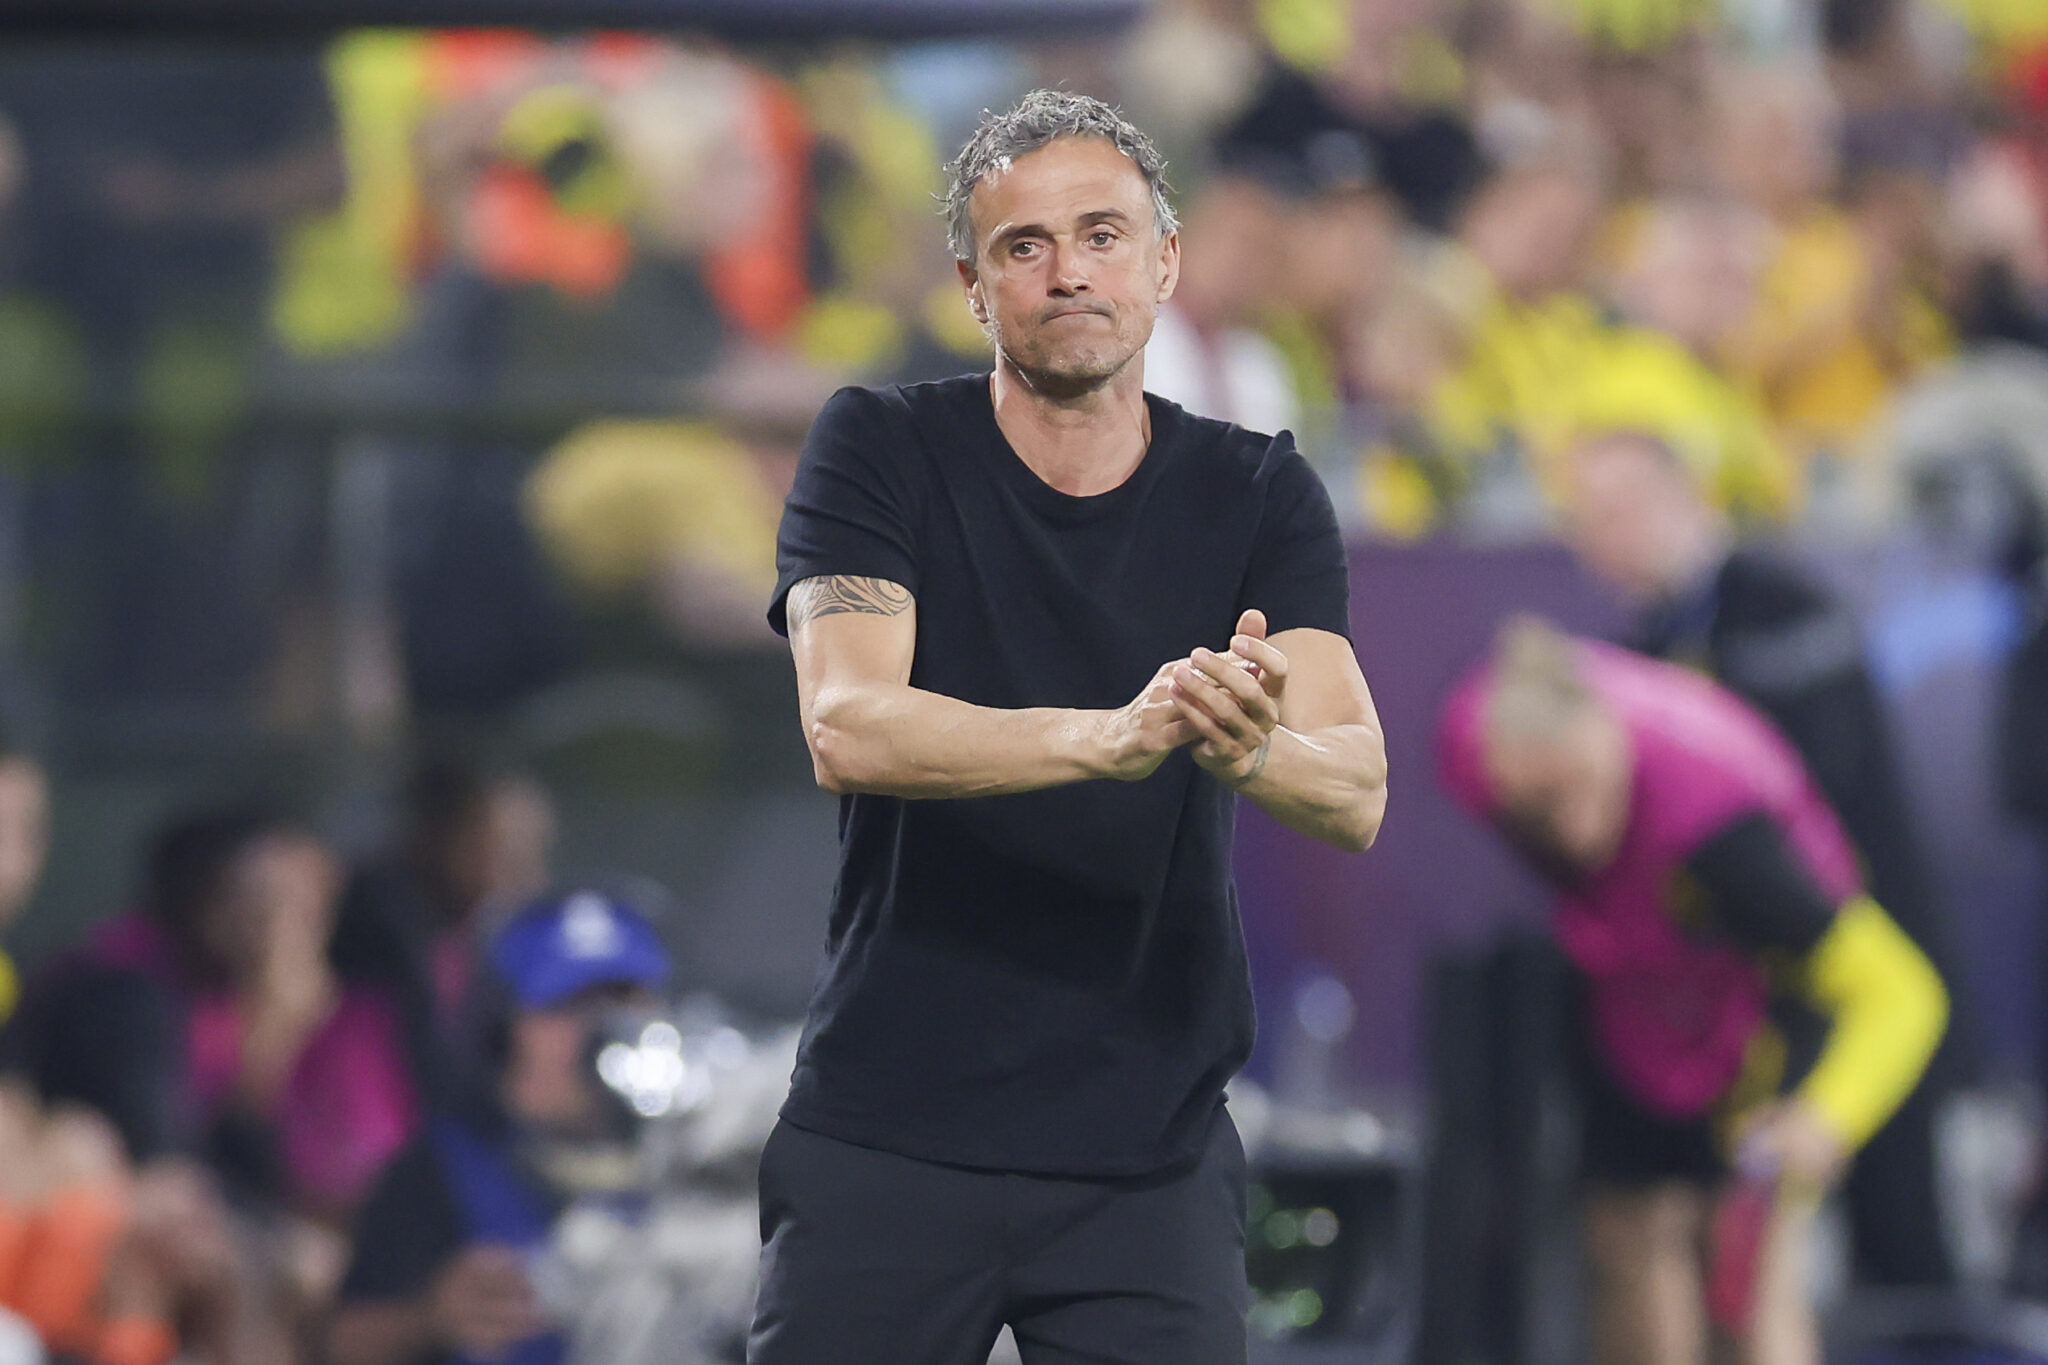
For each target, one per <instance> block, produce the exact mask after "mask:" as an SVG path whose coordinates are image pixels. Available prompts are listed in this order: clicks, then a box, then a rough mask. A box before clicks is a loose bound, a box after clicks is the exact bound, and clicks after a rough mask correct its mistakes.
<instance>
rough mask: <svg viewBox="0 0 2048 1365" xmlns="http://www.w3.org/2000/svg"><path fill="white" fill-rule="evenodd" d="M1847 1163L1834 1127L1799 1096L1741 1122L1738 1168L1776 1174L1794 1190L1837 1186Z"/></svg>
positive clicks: (1764, 1173)
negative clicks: (1839, 1176)
mask: <svg viewBox="0 0 2048 1365" xmlns="http://www.w3.org/2000/svg"><path fill="white" fill-rule="evenodd" d="M1848 1160H1849V1148H1848V1144H1846V1143H1844V1142H1843V1141H1842V1138H1841V1135H1840V1134H1839V1133H1837V1132H1836V1131H1835V1129H1834V1125H1833V1124H1831V1123H1829V1122H1828V1121H1827V1120H1826V1119H1825V1118H1823V1117H1821V1115H1820V1113H1819V1111H1817V1110H1816V1109H1814V1107H1813V1106H1812V1105H1810V1104H1808V1103H1806V1102H1805V1101H1804V1100H1801V1099H1798V1098H1796V1097H1795V1098H1793V1099H1787V1100H1780V1101H1778V1102H1777V1103H1775V1104H1767V1105H1765V1106H1763V1107H1762V1108H1761V1109H1758V1110H1757V1111H1755V1112H1754V1113H1752V1114H1750V1115H1749V1116H1748V1117H1746V1118H1745V1119H1743V1120H1742V1123H1741V1125H1740V1128H1739V1129H1738V1135H1737V1138H1736V1142H1735V1164H1736V1165H1737V1166H1738V1167H1740V1168H1741V1169H1742V1170H1743V1171H1745V1172H1748V1173H1751V1174H1756V1175H1772V1174H1775V1175H1776V1176H1777V1177H1778V1178H1779V1179H1780V1180H1781V1181H1782V1182H1784V1183H1785V1184H1786V1185H1788V1186H1790V1187H1791V1188H1793V1189H1798V1190H1806V1191H1810V1192H1813V1193H1818V1192H1819V1191H1821V1190H1824V1189H1826V1188H1827V1187H1828V1186H1829V1185H1831V1184H1833V1183H1834V1180H1835V1177H1836V1176H1838V1175H1840V1174H1841V1172H1842V1167H1843V1166H1844V1165H1845V1164H1846V1163H1847V1162H1848Z"/></svg>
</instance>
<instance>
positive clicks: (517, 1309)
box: [326, 1243, 548, 1365]
mask: <svg viewBox="0 0 2048 1365" xmlns="http://www.w3.org/2000/svg"><path fill="white" fill-rule="evenodd" d="M547 1326H548V1323H547V1318H546V1316H545V1315H544V1314H543V1313H542V1312H541V1308H540V1303H539V1300H538V1299H536V1298H535V1296H534V1292H533V1287H532V1285H531V1284H530V1283H529V1282H528V1280H527V1278H526V1271H525V1270H524V1269H523V1268H522V1266H521V1262H520V1259H519V1254H518V1253H517V1252H515V1251H513V1250H512V1249H511V1248H510V1247H503V1246H493V1245H489V1244H483V1243H479V1244H477V1245H474V1246H470V1247H467V1248H465V1249H464V1250H463V1251H462V1252H460V1253H459V1254H458V1255H457V1256H456V1258H455V1259H454V1260H453V1261H451V1262H449V1264H448V1265H447V1266H445V1267H444V1268H443V1269H442V1271H441V1273H440V1274H439V1275H437V1276H435V1277H434V1283H433V1285H432V1286H431V1287H430V1288H429V1289H428V1290H427V1291H426V1292H425V1293H423V1294H421V1295H419V1296H418V1297H416V1298H412V1299H401V1300H397V1301H393V1302H370V1303H347V1304H343V1305H341V1306H340V1307H339V1308H337V1309H335V1310H334V1316H333V1317H332V1318H331V1319H329V1321H328V1326H327V1341H326V1345H327V1357H328V1359H329V1360H331V1361H333V1362H334V1365H412V1362H414V1361H417V1360H420V1359H422V1358H424V1357H426V1356H429V1355H432V1354H435V1353H437V1352H440V1351H444V1350H449V1351H456V1352H460V1353H461V1354H464V1355H469V1356H482V1357H484V1358H487V1359H489V1358H495V1357H497V1356H501V1355H503V1354H504V1353H505V1351H506V1349H507V1348H508V1347H511V1346H512V1345H514V1344H515V1343H517V1342H521V1341H525V1340H526V1339H527V1338H529V1337H532V1336H535V1335H537V1334H539V1333H541V1332H543V1331H546V1330H547Z"/></svg>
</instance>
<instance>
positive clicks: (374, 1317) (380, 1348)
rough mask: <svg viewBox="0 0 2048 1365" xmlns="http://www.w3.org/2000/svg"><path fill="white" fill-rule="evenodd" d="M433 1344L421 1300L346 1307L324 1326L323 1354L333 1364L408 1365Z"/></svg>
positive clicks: (429, 1350)
mask: <svg viewBox="0 0 2048 1365" xmlns="http://www.w3.org/2000/svg"><path fill="white" fill-rule="evenodd" d="M435 1344H436V1342H435V1338H434V1332H433V1326H432V1317H431V1315H430V1313H429V1312H428V1309H427V1304H426V1300H425V1299H424V1298H421V1299H401V1300H397V1301H394V1302H373V1303H352V1304H347V1305H344V1306H343V1307H341V1308H337V1309H336V1310H335V1312H334V1316H333V1317H332V1318H331V1319H329V1321H328V1325H327V1353H326V1354H327V1359H328V1360H330V1361H332V1362H333V1365H411V1362H413V1361H416V1360H420V1359H422V1358H424V1357H425V1356H427V1355H428V1354H429V1353H430V1352H432V1351H433V1349H434V1347H435Z"/></svg>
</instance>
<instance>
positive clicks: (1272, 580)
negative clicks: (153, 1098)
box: [770, 375, 1348, 1176]
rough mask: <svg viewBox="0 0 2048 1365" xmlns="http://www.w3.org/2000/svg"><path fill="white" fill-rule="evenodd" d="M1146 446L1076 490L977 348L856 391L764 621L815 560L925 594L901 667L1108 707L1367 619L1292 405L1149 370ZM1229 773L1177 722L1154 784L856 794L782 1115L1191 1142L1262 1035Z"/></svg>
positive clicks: (1139, 1163) (997, 1148) (970, 1141)
mask: <svg viewBox="0 0 2048 1365" xmlns="http://www.w3.org/2000/svg"><path fill="white" fill-rule="evenodd" d="M1147 402H1148V403H1149V404H1150V406H1151V417H1152V444H1151V448H1150V450H1149V451H1148V452H1147V454H1146V456H1145V458H1144V460H1143V461H1142V462H1141V463H1140V464H1139V466H1138V468H1137V470H1136V472H1134V473H1133V474H1132V475H1131V477H1130V478H1129V479H1128V480H1126V481H1125V482H1124V483H1123V484H1122V485H1121V486H1119V487H1117V488H1115V489H1113V490H1111V491H1109V492H1106V493H1102V494H1099V495H1096V496H1093V497H1073V496H1069V495H1068V494H1065V493H1061V492H1059V491H1058V490H1056V489H1054V488H1052V487H1051V486H1050V485H1048V484H1046V483H1045V482H1044V481H1042V480H1041V479H1039V478H1038V476H1037V475H1036V474H1034V473H1032V472H1031V470H1030V468H1029V467H1028V466H1026V465H1025V464H1024V463H1023V462H1022V461H1021V460H1020V459H1019V458H1018V457H1017V455H1016V453H1015V452H1014V451H1013V450H1012V449H1011V448H1010V445H1009V442H1008V441H1007V440H1006V439H1005V438H1004V437H1003V434H1002V431H1001V429H1000V428H999V427H998V426H997V424H996V420H995V412H994V408H993V405H992V403H991V401H990V396H989V385H988V377H987V376H986V375H974V376H968V377H964V378H959V379H949V380H944V381H941V382H938V383H932V384H918V385H912V386H908V387H902V388H888V389H881V390H868V389H858V388H849V389H842V390H841V391H840V392H839V393H838V394H836V395H834V396H833V398H832V400H831V401H830V402H829V403H827V404H826V405H825V408H824V410H823V411H822V412H821V413H820V414H819V416H818V420H817V423H816V424H815V425H814V426H813V427H812V429H811V434H810V438H809V441H808V442H807V443H806V445H805V449H804V456H803V461H802V464H801V466H800V468H799V469H798V472H797V477H796V483H795V486H794V488H793V489H792V490H791V492H790V496H789V503H788V506H787V508H786V510H785V511H784V514H783V520H782V532H781V537H780V542H779V553H778V560H779V566H780V570H781V581H780V583H779V584H778V586H777V589H776V595H775V600H774V605H773V606H772V607H771V609H770V620H771V621H772V622H773V623H774V624H775V626H776V628H777V629H778V630H786V629H787V622H786V619H785V616H784V600H785V598H786V596H787V594H788V592H789V589H790V588H791V587H792V586H793V585H794V584H796V583H798V582H800V581H801V580H803V579H806V578H811V577H814V576H818V575H822V574H854V575H863V576H871V577H877V578H885V579H889V580H891V581H893V582H896V583H899V584H901V585H903V586H904V587H906V588H908V589H909V590H910V591H911V593H912V594H913V595H914V596H915V597H916V599H917V649H916V655H915V660H914V662H913V664H912V666H911V674H910V682H911V685H912V686H914V687H918V688H922V689H925V690H928V691H932V692H937V693H942V694H944V695H946V696H950V697H956V698H959V699H961V700H963V701H967V702H971V703H974V704H976V705H980V706H988V707H998V708H1006V709H1007V708H1023V707H1032V706H1061V707H1080V708H1103V709H1106V708H1113V707H1117V706H1122V705H1124V704H1125V703H1127V702H1129V701H1130V700H1131V699H1132V698H1133V697H1135V696H1136V695H1137V694H1138V691H1139V689H1140V688H1142V687H1143V686H1144V685H1145V684H1146V682H1147V681H1149V680H1150V679H1151V677H1152V675H1153V674H1154V673H1155V672H1156V671H1157V670H1158V668H1159V666H1160V665H1161V664H1164V663H1166V662H1168V661H1169V660H1172V659H1175V658H1182V657H1185V656H1186V655H1187V654H1188V653H1189V652H1190V651H1191V650H1192V649H1194V648H1195V647H1196V646H1197V645H1207V646H1209V647H1211V648H1223V647H1226V646H1227V642H1228V640H1229V638H1230V634H1231V631H1232V629H1233V627H1234V626H1235V624H1236V621H1237V617H1238V614H1239V612H1240V611H1242V610H1244V609H1245V608H1248V607H1257V608H1259V609H1260V610H1262V611H1264V612H1265V613H1266V617H1267V621H1268V625H1269V629H1270V631H1271V633H1273V634H1278V633H1280V632H1282V631H1286V630H1291V629H1294V628H1297V627H1313V628H1316V629H1319V630H1327V631H1331V632H1335V633H1339V634H1343V633H1345V632H1346V631H1347V628H1348V618H1347V581H1346V576H1345V559H1344V547H1343V542H1342V539H1341V537H1340V535H1339V533H1338V530H1337V523H1336V518H1335V516H1334V514H1333V513H1332V511H1331V508H1330V500H1329V496H1328V494H1327V493H1325V492H1324V490H1323V487H1322V484H1321V483H1320V481H1318V480H1317V478H1316V476H1315V473H1314V471H1312V470H1311V469H1310V468H1309V467H1308V464H1307V463H1306V462H1305V461H1304V460H1303V459H1302V458H1301V456H1300V455H1299V454H1297V453H1296V452H1295V450H1294V445H1293V442H1292V440H1291V439H1290V438H1288V437H1287V436H1286V435H1284V434H1283V435H1281V436H1279V437H1268V436H1261V435H1255V434H1253V433H1251V432H1248V431H1243V430H1241V429H1239V428H1237V427H1233V426H1230V425H1227V424H1225V423H1222V422H1215V421H1210V420H1207V419H1205V418H1199V417H1195V416H1193V415H1191V414H1189V413H1187V412H1185V411H1183V410H1182V409H1181V408H1179V407H1177V406H1176V405H1174V404H1172V403H1169V402H1166V401H1164V400H1163V399H1159V398H1156V397H1151V396H1149V395H1148V397H1147ZM1232 811H1233V807H1232V793H1231V792H1230V790H1229V789H1228V788H1226V787H1224V786H1223V785H1222V784H1221V783H1219V782H1217V781H1216V780H1214V779H1213V778H1211V777H1209V776H1208V775H1207V774H1206V773H1203V772H1202V771H1201V770H1200V769H1199V768H1197V767H1196V766H1195V764H1194V761H1193V759H1192V757H1191V755H1190V754H1189V753H1188V752H1187V751H1186V750H1182V751H1180V752H1177V753H1174V754H1172V755H1170V756H1169V757H1168V758H1167V761H1166V762H1165V763H1163V764H1162V765H1161V766H1160V767H1159V769H1158V771H1157V772H1155V773H1153V775H1152V776H1151V777H1149V778H1147V779H1145V780H1144V781H1142V782H1135V783H1123V782H1114V781H1093V782H1083V783H1077V784H1073V785H1069V786H1064V787H1056V788H1051V789H1048V790H1044V791H1037V792H1027V793H1020V794H1015V795H1009V796H996V797H985V798H980V799H974V800H926V801H910V800H903V799H900V798H896V797H888V796H867V795H860V796H848V797H844V798H842V800H841V802H840V839H841V862H840V874H839V881H838V884H837V886H836V887H835V889H834V892H833V903H832V917H831V927H830V931H829V935H828V942H827V960H826V963H825V966H824V969H823V972H822V975H821V978H820V980H819V983H818V987H817V990H816V993H815V995H814V996H813V999H812V1004H811V1012H810V1019H809V1022H808V1025H807V1027H806V1029H805V1032H804V1038H803V1043H802V1046H801V1049H800V1051H799V1053H798V1057H797V1065H796V1073H795V1077H794V1081H793V1086H792V1090H791V1093H790V1097H789V1102H788V1104H787V1106H786V1107H785V1108H784V1110H783V1113H784V1116H785V1117H786V1118H787V1119H788V1120H789V1121H790V1122H792V1123H794V1124H797V1125H798V1126H800V1127H804V1128H809V1129H812V1130H814V1131H817V1132H820V1133H823V1134H825V1135H827V1136H830V1137H835V1138H839V1139H841V1140H843V1141H847V1142H853V1143H857V1144H860V1145H864V1146H870V1147H876V1148H881V1149H883V1150H887V1151H893V1152H898V1153H901V1154H903V1155H906V1156H912V1157H917V1158H921V1159H924V1160H930V1161H945V1162H952V1163H957V1164H961V1165H968V1166H976V1167H982V1168H988V1169H996V1170H1014V1171H1033V1172H1045V1173H1056V1174H1067V1175H1096V1176H1110V1175H1128V1174H1138V1173H1145V1172H1150V1171H1155V1170H1159V1169H1162V1168H1164V1167H1167V1166H1170V1165H1173V1164H1175V1163H1177V1162H1181V1161H1187V1160H1193V1159H1194V1158H1195V1157H1196V1155H1197V1154H1198V1152H1199V1149H1200V1146H1201V1143H1202V1141H1203V1137H1204V1134H1205V1133H1206V1131H1207V1128H1208V1125H1209V1122H1210V1120H1211V1118H1212V1117H1213V1115H1214V1112H1215V1109H1216V1106H1217V1104H1218V1102H1219V1099H1220V1096H1221V1094H1222V1090H1223V1085H1224V1083H1225V1081H1227V1080H1228V1079H1229V1077H1230V1076H1231V1075H1232V1074H1233V1073H1234V1072H1235V1071H1236V1070H1237V1068H1238V1067H1239V1066H1241V1065H1242V1064H1243V1062H1244V1059H1245V1057H1246V1056H1247V1055H1248V1054H1249V1052H1250V1048H1251V1041H1252V1010H1251V988H1250V980H1249V973H1248V971H1247V966H1246V962H1245V952H1244V938H1243V933H1242V931H1241V929H1240V926H1239V923H1238V917H1237V901H1236V894H1235V891H1234V889H1233V888H1232V886H1231V881H1230V840H1231V821H1232Z"/></svg>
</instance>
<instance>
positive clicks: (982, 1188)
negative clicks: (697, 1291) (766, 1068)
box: [747, 1111, 1247, 1365]
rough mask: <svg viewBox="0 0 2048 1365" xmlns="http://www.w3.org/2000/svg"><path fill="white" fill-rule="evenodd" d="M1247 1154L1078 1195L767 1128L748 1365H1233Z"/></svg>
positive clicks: (1240, 1348) (1218, 1145)
mask: <svg viewBox="0 0 2048 1365" xmlns="http://www.w3.org/2000/svg"><path fill="white" fill-rule="evenodd" d="M1244 1192H1245V1168H1244V1149H1243V1147H1241V1146H1240V1145H1239V1143H1238V1138H1237V1129H1236V1128H1235V1127H1233V1126H1232V1125H1231V1122H1230V1118H1229V1116H1228V1115H1227V1114H1224V1113H1222V1112H1220V1111H1219V1112H1218V1114H1217V1116H1216V1121H1215V1124H1214V1127H1213V1129H1212V1130H1211V1132H1210V1135H1209V1142H1208V1146H1207V1148H1206V1150H1205V1151H1204V1153H1203V1155H1202V1158H1201V1160H1200V1162H1199V1163H1198V1164H1196V1165H1195V1166H1194V1167H1193V1168H1191V1169H1184V1170H1177V1171H1171V1172H1167V1173H1165V1174H1162V1175H1157V1176H1147V1177H1144V1178H1141V1179H1135V1180H1076V1179H1066V1178H1058V1177H1049V1176H1033V1175H1015V1174H1007V1173H1002V1172H992V1171H978V1170H970V1169H966V1168H963V1167H956V1166H941V1165H934V1164H932V1163H930V1162H924V1161H914V1160H912V1159H910V1158H908V1157H901V1156H894V1155H891V1154H890V1153H887V1152H878V1151H874V1150H871V1149H869V1148H865V1147H855V1146H852V1145H850V1144H848V1143H844V1142H839V1141H837V1140H835V1139H832V1138H828V1137H823V1136H820V1135H819V1134H816V1133H812V1132H807V1131H806V1130H804V1129H801V1128H797V1127H793V1126H792V1125H790V1124H787V1123H783V1124H778V1125H777V1126H776V1129H775V1131H774V1133H773V1134H772V1135H770V1137H769V1139H768V1146H767V1149H766V1150H765V1151H764V1152H763V1153H762V1156H761V1286H760V1290H759V1296H758V1298H757V1300H756V1303H755V1308H754V1327H753V1332H752V1333H751V1335H750V1336H749V1338H748V1342H747V1362H748V1365H985V1362H986V1361H987V1359H988V1353H989V1348H990V1347H991V1346H992V1345H994V1343H995V1339H996V1335H997V1333H998V1332H1000V1331H1001V1329H1002V1327H1003V1325H1004V1324H1005V1323H1008V1324H1009V1326H1010V1330H1011V1333H1012V1335H1013V1336H1015V1338H1016V1341H1017V1347H1018V1350H1019V1351H1020V1352H1021V1353H1022V1354H1023V1357H1024V1362H1025V1365H1244V1359H1245V1326H1244V1324H1245V1307H1246V1296H1247V1291H1246V1288H1245V1271H1244Z"/></svg>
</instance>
